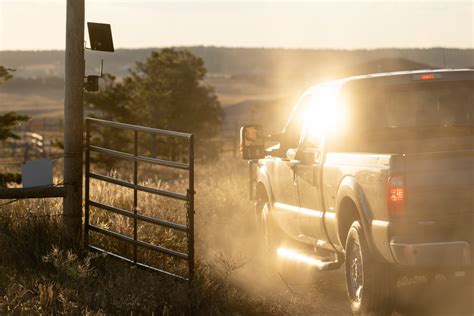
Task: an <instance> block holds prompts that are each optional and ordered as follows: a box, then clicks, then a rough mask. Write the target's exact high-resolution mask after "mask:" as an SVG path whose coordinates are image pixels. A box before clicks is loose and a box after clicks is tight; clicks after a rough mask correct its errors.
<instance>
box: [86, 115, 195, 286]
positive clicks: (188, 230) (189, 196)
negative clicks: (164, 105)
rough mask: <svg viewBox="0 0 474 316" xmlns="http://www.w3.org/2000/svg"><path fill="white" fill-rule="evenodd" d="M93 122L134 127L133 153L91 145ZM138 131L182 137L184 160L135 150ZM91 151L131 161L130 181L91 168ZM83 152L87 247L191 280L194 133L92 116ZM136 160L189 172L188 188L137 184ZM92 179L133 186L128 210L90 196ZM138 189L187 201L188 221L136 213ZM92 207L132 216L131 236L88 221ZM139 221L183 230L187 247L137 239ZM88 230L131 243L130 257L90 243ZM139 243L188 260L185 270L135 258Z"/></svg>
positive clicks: (152, 249)
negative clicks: (173, 189)
mask: <svg viewBox="0 0 474 316" xmlns="http://www.w3.org/2000/svg"><path fill="white" fill-rule="evenodd" d="M92 126H100V127H106V128H113V129H121V130H131V131H133V134H134V135H133V136H134V137H133V138H134V141H133V145H134V149H133V150H134V153H133V154H131V153H126V152H122V151H117V150H113V149H110V148H104V147H99V146H95V145H92V144H91V127H92ZM139 133H140V134H142V133H145V134H150V135H158V136H160V137H165V138H167V139H172V138H175V139H176V138H180V139H181V140H183V139H184V141H185V142H187V146H189V147H188V148H187V149H188V153H187V157H186V158H187V159H186V160H187V161H186V163H183V162H176V161H171V159H170V160H165V159H158V158H152V157H146V156H142V155H139V150H138V149H139V148H138V147H139V137H138V136H139ZM91 152H96V153H99V154H101V155H105V156H110V157H116V158H119V159H125V160H128V161H133V182H130V181H125V180H121V179H117V178H115V177H111V176H108V175H104V174H99V173H96V172H91ZM85 153H86V158H85V164H86V166H85V167H86V172H85V181H86V183H85V229H84V235H85V243H86V246H87V247H89V249H92V250H94V251H100V252H103V253H107V254H108V255H111V256H113V257H116V258H119V259H122V260H125V261H127V262H130V263H133V264H135V265H137V266H139V267H143V268H148V269H152V270H154V271H158V272H161V273H164V274H167V275H170V276H173V277H177V278H179V279H184V280H187V281H191V280H192V279H193V276H194V193H195V192H194V137H193V135H192V134H187V133H180V132H174V131H169V130H161V129H156V128H148V127H143V126H137V125H130V124H123V123H117V122H111V121H105V120H100V119H94V118H87V119H86V146H85ZM139 162H144V163H148V164H154V165H159V166H164V167H167V168H173V169H181V170H186V171H187V173H188V175H189V178H188V188H187V190H186V192H187V193H186V194H180V193H176V192H171V191H166V190H162V189H157V188H153V187H148V186H145V185H140V184H139V182H138V163H139ZM91 179H96V180H99V181H105V182H107V183H111V184H114V185H118V186H122V187H126V188H129V189H133V210H132V211H129V210H125V209H122V208H118V207H114V206H112V205H107V204H103V203H100V202H98V201H94V200H91V199H90V193H91V192H90V181H91ZM139 191H140V192H146V193H151V194H156V195H159V196H164V197H167V198H171V199H177V200H181V201H184V202H185V205H186V221H187V223H186V225H183V224H179V223H174V222H170V221H166V220H163V219H158V218H154V217H151V216H146V215H142V214H140V213H139V211H140V210H139V208H138V192H139ZM91 207H94V208H98V209H101V210H103V211H107V212H111V213H115V214H119V215H122V216H125V217H128V218H131V219H132V220H133V237H130V236H127V235H124V234H121V233H118V232H116V231H112V230H108V229H106V228H104V227H99V226H98V225H94V224H92V223H90V208H91ZM139 221H140V222H145V223H149V224H153V225H157V226H161V227H164V228H168V229H172V230H175V231H179V232H183V233H185V234H186V238H187V251H186V252H180V251H177V250H173V249H169V248H166V247H164V246H163V245H157V244H152V243H149V242H145V241H143V240H140V236H139V234H138V222H139ZM91 231H93V232H95V233H99V234H102V235H106V236H108V237H112V238H115V239H118V240H120V241H123V242H125V243H128V244H131V245H132V246H133V255H132V258H127V257H126V256H124V255H123V254H119V253H115V252H113V251H109V250H106V249H103V248H102V247H101V245H93V244H91V243H90V232H91ZM139 247H141V248H145V249H147V250H151V251H156V252H159V253H161V254H165V255H168V256H172V257H175V258H179V259H181V260H185V261H187V270H188V271H187V275H181V274H176V273H172V272H170V271H166V270H165V269H163V268H161V267H160V268H159V267H156V266H152V265H149V264H145V263H143V262H140V261H139V259H138V258H137V248H139Z"/></svg>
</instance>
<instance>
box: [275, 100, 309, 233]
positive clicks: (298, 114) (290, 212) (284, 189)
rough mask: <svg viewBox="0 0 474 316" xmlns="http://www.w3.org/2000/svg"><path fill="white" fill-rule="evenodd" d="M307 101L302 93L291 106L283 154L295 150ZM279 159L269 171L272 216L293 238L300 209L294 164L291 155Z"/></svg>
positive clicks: (282, 142)
mask: <svg viewBox="0 0 474 316" xmlns="http://www.w3.org/2000/svg"><path fill="white" fill-rule="evenodd" d="M311 101H312V96H311V94H309V93H308V94H304V95H303V96H302V97H301V98H300V100H299V101H298V103H297V104H296V106H295V107H294V110H293V113H292V114H291V116H290V119H289V120H288V123H287V125H286V127H285V129H284V131H283V138H282V141H281V143H280V148H281V149H282V151H283V152H285V153H286V152H287V151H290V152H294V151H295V150H296V148H297V146H298V143H299V140H300V134H301V130H302V129H303V123H304V115H305V111H306V109H307V107H308V106H309V104H310V103H311ZM282 156H283V157H277V158H275V166H274V169H273V179H274V181H273V190H274V205H273V215H274V219H275V221H276V222H277V224H278V226H279V227H280V228H281V229H282V230H283V231H284V232H285V233H286V234H288V235H289V236H291V237H293V238H295V237H296V230H295V221H296V217H297V215H298V212H299V207H300V205H299V199H298V188H297V184H296V183H297V178H296V173H295V171H296V168H297V163H296V161H295V160H294V159H292V157H291V155H288V156H287V155H285V154H282Z"/></svg>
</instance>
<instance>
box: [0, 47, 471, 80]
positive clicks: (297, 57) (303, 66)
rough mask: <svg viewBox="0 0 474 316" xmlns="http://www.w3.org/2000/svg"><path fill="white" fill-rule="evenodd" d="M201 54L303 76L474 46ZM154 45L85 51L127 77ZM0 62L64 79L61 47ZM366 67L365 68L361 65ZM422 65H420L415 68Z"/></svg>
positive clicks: (463, 52) (455, 53) (464, 63)
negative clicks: (108, 50) (128, 72)
mask: <svg viewBox="0 0 474 316" xmlns="http://www.w3.org/2000/svg"><path fill="white" fill-rule="evenodd" d="M186 48H187V49H189V50H190V51H191V52H192V53H194V54H196V55H197V56H199V57H201V58H203V60H204V62H205V65H206V67H207V69H208V71H209V73H213V74H227V75H242V74H247V75H248V74H251V75H255V76H266V75H278V76H281V75H284V76H290V77H291V76H293V75H295V74H296V75H297V74H299V75H304V76H312V77H314V76H315V75H317V76H325V77H327V76H333V75H334V74H335V73H341V74H342V73H345V72H346V71H347V68H348V67H355V65H357V64H359V65H363V64H364V63H370V62H371V61H374V60H383V59H385V60H386V61H387V63H388V61H389V60H391V59H392V60H395V59H398V60H400V59H404V60H408V61H410V62H412V63H413V66H416V65H415V64H416V63H420V64H425V65H428V66H429V67H430V68H444V67H446V68H460V67H468V66H472V65H474V50H473V49H456V48H423V49H420V48H409V49H398V48H397V49H395V48H394V49H373V50H336V49H280V48H227V47H204V46H195V47H186ZM156 49H159V48H156ZM156 49H153V48H146V49H119V50H117V51H116V52H115V53H112V54H108V53H97V52H90V51H88V52H86V60H87V69H86V70H87V71H88V72H93V71H95V70H96V68H97V67H98V65H99V63H100V59H101V58H103V59H104V62H105V71H106V72H108V73H111V74H113V75H116V76H124V75H126V74H127V71H128V69H129V68H131V67H133V65H134V63H135V62H136V61H143V60H144V59H145V58H146V57H147V56H148V55H149V54H150V52H151V51H153V50H156ZM0 64H2V65H5V66H7V67H10V68H15V69H17V73H16V76H20V77H51V76H53V77H54V76H56V77H62V76H63V74H64V52H63V51H57V50H56V51H0ZM362 67H363V68H366V66H362ZM417 69H418V68H417Z"/></svg>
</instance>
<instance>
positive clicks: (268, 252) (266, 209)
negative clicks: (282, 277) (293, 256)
mask: <svg viewBox="0 0 474 316" xmlns="http://www.w3.org/2000/svg"><path fill="white" fill-rule="evenodd" d="M270 208H271V206H270V203H269V202H267V201H262V202H261V203H257V225H258V235H259V236H258V238H259V246H260V247H259V248H260V249H259V254H260V255H261V256H262V257H263V258H264V259H265V260H268V259H273V258H274V257H275V256H276V251H277V247H278V238H277V234H276V230H275V225H274V223H273V219H272V217H271V214H270V211H271V209H270Z"/></svg>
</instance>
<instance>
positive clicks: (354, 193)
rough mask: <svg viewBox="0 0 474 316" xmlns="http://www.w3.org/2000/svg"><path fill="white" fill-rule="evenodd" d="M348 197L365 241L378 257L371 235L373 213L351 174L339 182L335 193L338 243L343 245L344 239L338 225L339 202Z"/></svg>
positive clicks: (339, 214)
mask: <svg viewBox="0 0 474 316" xmlns="http://www.w3.org/2000/svg"><path fill="white" fill-rule="evenodd" d="M346 198H349V199H351V200H352V202H354V204H355V206H356V208H357V212H358V215H359V218H360V222H361V224H362V229H363V230H364V233H365V236H366V237H367V242H368V245H369V249H370V251H371V253H372V254H373V255H375V256H376V257H378V258H380V257H381V255H380V254H379V252H378V250H377V248H376V247H375V244H374V241H373V236H372V233H371V231H372V229H371V226H372V220H373V214H372V211H371V210H370V207H369V203H368V201H367V198H366V196H365V193H364V191H363V189H362V187H361V186H360V184H359V183H358V182H357V180H356V179H355V177H353V176H345V177H344V178H343V179H342V180H341V182H340V183H339V188H338V191H337V195H336V226H337V236H338V239H339V243H340V244H341V245H342V246H343V247H344V244H345V240H341V232H340V227H339V218H340V216H342V215H341V203H342V201H343V200H344V199H346Z"/></svg>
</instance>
